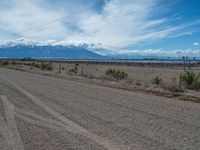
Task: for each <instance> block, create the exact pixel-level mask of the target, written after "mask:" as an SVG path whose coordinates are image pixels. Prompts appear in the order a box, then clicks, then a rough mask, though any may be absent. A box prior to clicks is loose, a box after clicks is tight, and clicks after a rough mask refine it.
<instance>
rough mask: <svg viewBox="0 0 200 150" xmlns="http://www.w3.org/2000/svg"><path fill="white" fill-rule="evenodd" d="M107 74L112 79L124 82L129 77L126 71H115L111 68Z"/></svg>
mask: <svg viewBox="0 0 200 150" xmlns="http://www.w3.org/2000/svg"><path fill="white" fill-rule="evenodd" d="M105 74H106V75H107V76H109V77H111V78H114V79H117V80H122V79H125V78H127V77H128V74H127V73H126V72H124V71H120V70H115V69H111V68H109V69H108V70H107V71H106V72H105Z"/></svg>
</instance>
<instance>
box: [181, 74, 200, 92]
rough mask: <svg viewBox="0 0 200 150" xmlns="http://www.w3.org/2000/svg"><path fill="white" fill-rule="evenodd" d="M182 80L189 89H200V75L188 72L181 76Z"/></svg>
mask: <svg viewBox="0 0 200 150" xmlns="http://www.w3.org/2000/svg"><path fill="white" fill-rule="evenodd" d="M181 80H182V81H183V82H185V83H186V85H187V87H188V88H189V89H196V90H197V89H200V73H195V72H193V71H187V72H185V73H184V74H183V75H181Z"/></svg>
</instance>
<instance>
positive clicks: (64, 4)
mask: <svg viewBox="0 0 200 150" xmlns="http://www.w3.org/2000/svg"><path fill="white" fill-rule="evenodd" d="M199 7H200V0H173V1H172V0H0V15H1V17H0V45H2V44H5V43H6V44H7V43H11V42H14V41H18V42H19V41H23V42H29V43H31V42H33V41H34V42H39V43H47V44H49V45H51V44H52V45H53V44H55V43H56V44H68V43H70V44H75V45H76V44H81V43H87V44H92V45H96V46H97V47H102V49H103V50H101V48H99V49H98V50H96V52H97V53H99V54H104V55H109V54H110V55H133V54H138V53H141V54H152V55H153V54H154V55H159V54H160V55H167V54H170V55H172V56H173V55H177V54H179V55H185V54H187V55H191V56H198V57H200V9H199ZM22 39H23V40H22ZM30 41H31V42H30Z"/></svg>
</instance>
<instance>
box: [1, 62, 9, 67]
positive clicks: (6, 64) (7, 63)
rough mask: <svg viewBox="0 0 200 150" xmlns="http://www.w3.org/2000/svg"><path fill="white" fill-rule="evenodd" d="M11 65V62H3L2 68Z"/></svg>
mask: <svg viewBox="0 0 200 150" xmlns="http://www.w3.org/2000/svg"><path fill="white" fill-rule="evenodd" d="M9 64H10V63H9V61H3V62H2V63H1V65H2V66H8V65H9Z"/></svg>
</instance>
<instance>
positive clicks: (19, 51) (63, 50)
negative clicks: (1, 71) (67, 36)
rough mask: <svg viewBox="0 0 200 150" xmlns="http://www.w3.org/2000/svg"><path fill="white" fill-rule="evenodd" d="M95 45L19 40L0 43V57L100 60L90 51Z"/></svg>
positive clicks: (99, 56) (98, 56)
mask: <svg viewBox="0 0 200 150" xmlns="http://www.w3.org/2000/svg"><path fill="white" fill-rule="evenodd" d="M96 48H99V47H98V46H95V44H86V43H72V42H65V41H54V40H51V41H46V42H38V41H34V40H30V39H25V38H21V39H18V40H9V41H1V42H0V57H6V58H24V57H31V58H102V56H101V55H99V54H96V53H95V52H93V51H92V49H96Z"/></svg>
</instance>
